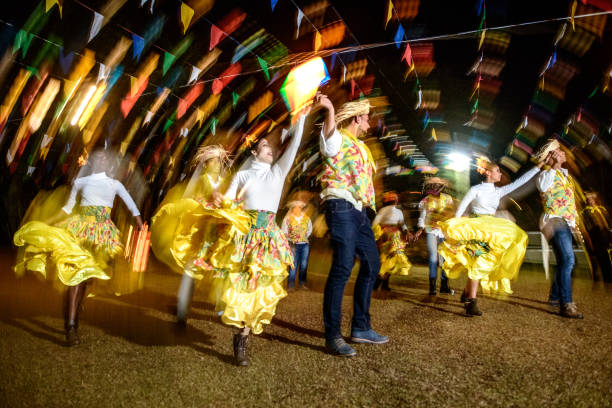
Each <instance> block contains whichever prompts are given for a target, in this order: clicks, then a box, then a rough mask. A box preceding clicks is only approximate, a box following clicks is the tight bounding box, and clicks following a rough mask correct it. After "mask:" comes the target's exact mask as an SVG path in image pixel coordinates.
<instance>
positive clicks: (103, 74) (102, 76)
mask: <svg viewBox="0 0 612 408" xmlns="http://www.w3.org/2000/svg"><path fill="white" fill-rule="evenodd" d="M108 74H110V67H109V68H106V65H104V64H103V63H101V62H100V70H99V71H98V79H96V84H98V83H99V82H100V81H105V80H106V78H108Z"/></svg>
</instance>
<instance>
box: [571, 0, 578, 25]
mask: <svg viewBox="0 0 612 408" xmlns="http://www.w3.org/2000/svg"><path fill="white" fill-rule="evenodd" d="M577 6H578V2H577V1H576V0H574V2H573V3H572V11H571V14H570V23H572V30H573V31H576V25H575V24H574V16H575V15H576V7H577Z"/></svg>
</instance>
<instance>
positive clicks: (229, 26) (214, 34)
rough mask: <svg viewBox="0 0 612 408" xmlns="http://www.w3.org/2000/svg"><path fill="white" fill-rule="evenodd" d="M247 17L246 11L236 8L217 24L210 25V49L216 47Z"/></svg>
mask: <svg viewBox="0 0 612 408" xmlns="http://www.w3.org/2000/svg"><path fill="white" fill-rule="evenodd" d="M245 18H246V13H244V12H243V11H242V10H240V9H235V10H233V11H231V12H230V13H229V14H228V15H227V16H225V17H223V19H221V21H219V22H218V23H217V25H214V24H213V25H212V26H211V27H210V49H209V50H212V49H213V48H215V46H216V45H217V44H219V42H220V41H221V40H223V39H224V38H225V37H226V36H228V35H230V34H231V33H233V32H234V31H236V29H237V28H238V27H240V25H241V24H242V22H243V21H244V19H245Z"/></svg>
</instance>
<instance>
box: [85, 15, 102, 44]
mask: <svg viewBox="0 0 612 408" xmlns="http://www.w3.org/2000/svg"><path fill="white" fill-rule="evenodd" d="M103 21H104V16H103V15H102V14H100V13H97V12H95V11H94V19H93V23H91V30H90V31H89V39H88V40H87V42H90V41H91V40H93V39H94V37H95V36H96V35H98V33H99V32H100V29H101V28H102V22H103Z"/></svg>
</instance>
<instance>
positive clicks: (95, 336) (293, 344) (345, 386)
mask: <svg viewBox="0 0 612 408" xmlns="http://www.w3.org/2000/svg"><path fill="white" fill-rule="evenodd" d="M328 256H329V255H328V254H321V253H320V252H315V253H314V254H313V257H312V262H311V268H310V271H309V286H310V288H311V290H309V291H297V292H293V293H290V294H289V296H288V297H287V298H286V299H284V300H283V301H282V302H281V303H280V306H279V308H278V311H277V315H276V317H275V319H274V321H273V324H272V325H270V326H268V327H266V330H265V331H264V334H263V335H260V336H256V337H254V338H253V339H252V343H251V344H252V346H251V348H250V353H251V355H252V362H253V365H252V366H251V367H248V368H239V367H235V366H233V365H232V363H231V362H232V349H231V337H232V331H231V330H230V329H229V328H228V327H226V326H223V325H222V324H220V323H219V320H218V318H217V317H216V315H215V313H214V311H213V308H212V306H211V304H210V303H209V302H208V300H207V298H208V296H207V295H206V294H205V291H204V290H200V291H198V292H197V293H196V297H195V299H194V304H193V310H192V313H191V315H190V320H189V325H188V327H187V329H186V330H184V331H183V330H178V329H177V327H176V325H175V323H174V318H173V315H172V310H173V308H174V304H175V301H176V299H175V293H176V290H177V287H178V283H179V280H180V278H179V276H178V275H174V274H171V273H170V272H166V270H165V268H163V267H162V266H160V265H159V264H156V263H155V262H153V263H152V264H151V268H150V272H148V273H147V275H146V279H145V288H144V289H143V290H141V291H139V292H137V293H135V294H133V295H129V296H123V297H110V296H109V297H105V296H97V297H94V298H90V299H87V300H86V301H85V309H84V311H83V313H82V315H81V328H80V332H81V338H82V341H83V343H82V344H81V345H79V346H76V347H73V348H67V347H64V346H63V333H62V327H63V321H62V319H61V296H60V295H59V294H58V293H57V292H55V291H54V290H53V289H52V287H51V286H49V285H48V284H46V283H43V282H41V281H38V280H37V279H36V278H35V277H33V276H28V277H25V278H22V279H17V278H15V277H14V275H13V273H12V271H11V269H10V268H11V266H12V262H13V257H14V254H13V253H12V252H10V251H8V250H4V251H2V252H1V253H0V266H1V267H2V272H1V273H0V406H11V407H12V406H45V407H55V406H126V407H140V406H142V407H159V406H168V407H181V406H187V407H207V406H211V407H212V406H214V407H235V406H271V405H272V406H325V407H329V406H339V407H340V406H342V407H346V406H453V407H468V406H470V407H472V406H504V407H505V406H521V407H524V406H589V407H591V406H610V405H611V404H612V318H611V316H612V298H611V297H610V294H611V293H612V292H610V289H612V288H610V287H608V288H606V287H604V286H603V285H602V284H593V283H592V282H590V281H587V280H578V279H576V280H575V283H574V295H575V301H576V302H577V303H578V305H579V308H580V310H581V311H583V312H584V314H585V319H584V320H582V321H572V320H566V319H563V318H561V317H559V316H557V315H554V314H551V313H550V312H549V311H548V309H547V305H546V303H545V299H546V293H547V290H548V285H549V283H548V282H547V281H546V280H545V278H544V273H543V272H542V271H541V270H540V269H536V268H533V267H531V268H527V267H525V268H523V270H522V272H521V276H520V278H519V281H518V282H517V283H515V284H514V285H513V288H514V290H515V294H514V295H512V296H503V297H502V296H482V297H481V307H482V309H483V310H484V315H483V316H482V317H481V318H466V317H464V315H463V308H462V305H461V304H460V303H459V295H458V294H457V295H454V296H438V297H433V298H432V297H429V296H427V295H426V290H427V287H426V286H427V279H426V268H425V267H423V266H415V267H414V268H413V271H412V274H411V276H408V277H405V278H404V277H400V278H396V279H393V280H392V281H391V287H392V289H393V292H391V293H390V294H386V293H375V295H374V299H373V301H372V308H371V313H372V320H373V325H374V327H375V329H376V330H378V331H379V332H381V333H383V334H387V335H389V336H390V338H391V341H390V342H389V344H386V345H356V346H355V348H356V350H357V353H358V355H357V356H356V357H355V358H353V359H342V358H338V357H334V356H331V355H328V354H326V353H325V352H324V348H323V345H324V341H323V330H322V326H323V325H322V317H321V305H322V300H323V296H322V287H323V285H324V281H325V274H326V272H327V266H326V265H327V262H328V260H329V257H328ZM462 284H463V282H461V281H457V282H454V283H453V286H454V287H455V288H460V287H461V285H462ZM351 303H352V287H351V285H349V287H348V288H347V296H346V301H345V306H344V321H343V323H344V325H343V327H344V333H345V334H346V335H348V334H349V331H350V328H349V326H350V315H351V309H352V304H351Z"/></svg>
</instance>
